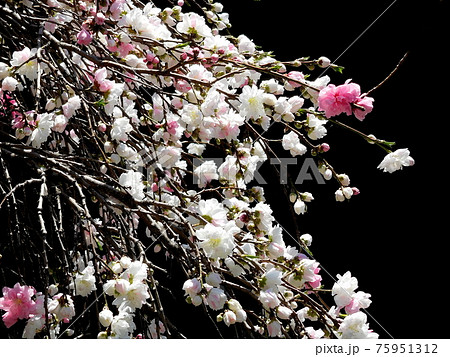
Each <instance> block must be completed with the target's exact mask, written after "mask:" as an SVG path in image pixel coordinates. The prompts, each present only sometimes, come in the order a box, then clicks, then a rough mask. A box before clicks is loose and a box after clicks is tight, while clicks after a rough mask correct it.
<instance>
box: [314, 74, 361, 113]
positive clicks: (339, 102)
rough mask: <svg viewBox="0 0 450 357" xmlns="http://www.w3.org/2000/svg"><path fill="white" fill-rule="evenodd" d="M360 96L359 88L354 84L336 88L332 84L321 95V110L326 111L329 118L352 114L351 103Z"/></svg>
mask: <svg viewBox="0 0 450 357" xmlns="http://www.w3.org/2000/svg"><path fill="white" fill-rule="evenodd" d="M359 94H360V90H359V86H358V85H357V84H354V83H350V84H343V85H340V86H337V87H336V86H335V85H333V84H330V85H328V86H326V87H325V88H323V89H322V90H321V91H320V93H319V110H323V111H325V116H326V117H327V118H330V117H333V116H335V115H339V114H341V113H346V114H347V115H350V114H351V113H352V107H351V103H353V102H355V101H356V99H357V98H358V96H359Z"/></svg>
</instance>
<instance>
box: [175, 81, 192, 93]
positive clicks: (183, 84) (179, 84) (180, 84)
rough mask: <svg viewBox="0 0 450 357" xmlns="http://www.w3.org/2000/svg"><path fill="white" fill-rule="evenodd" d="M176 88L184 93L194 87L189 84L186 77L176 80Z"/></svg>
mask: <svg viewBox="0 0 450 357" xmlns="http://www.w3.org/2000/svg"><path fill="white" fill-rule="evenodd" d="M175 88H176V90H178V91H180V92H182V93H187V92H189V91H190V90H191V89H192V87H191V85H190V84H189V82H188V81H186V80H184V79H180V80H178V81H176V82H175Z"/></svg>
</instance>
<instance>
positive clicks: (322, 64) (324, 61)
mask: <svg viewBox="0 0 450 357" xmlns="http://www.w3.org/2000/svg"><path fill="white" fill-rule="evenodd" d="M317 64H318V65H319V67H321V68H327V67H328V66H329V65H330V64H331V61H330V60H329V59H328V58H327V57H323V56H322V57H320V58H319V59H318V61H317Z"/></svg>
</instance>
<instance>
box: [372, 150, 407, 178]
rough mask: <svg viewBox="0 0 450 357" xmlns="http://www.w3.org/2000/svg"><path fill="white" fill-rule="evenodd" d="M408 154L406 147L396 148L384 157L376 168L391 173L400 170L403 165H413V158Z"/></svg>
mask: <svg viewBox="0 0 450 357" xmlns="http://www.w3.org/2000/svg"><path fill="white" fill-rule="evenodd" d="M409 154H410V153H409V150H408V149H398V150H396V151H394V152H391V153H389V154H387V155H386V156H385V157H384V159H383V161H382V162H381V163H380V164H379V165H378V168H379V169H380V170H383V171H384V172H389V173H392V172H394V171H397V170H401V169H402V168H403V166H413V165H414V159H413V158H412V157H411V156H409Z"/></svg>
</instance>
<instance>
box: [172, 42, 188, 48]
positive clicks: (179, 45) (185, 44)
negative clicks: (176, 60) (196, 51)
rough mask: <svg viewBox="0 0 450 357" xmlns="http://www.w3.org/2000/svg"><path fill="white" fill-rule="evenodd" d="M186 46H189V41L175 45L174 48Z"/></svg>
mask: <svg viewBox="0 0 450 357" xmlns="http://www.w3.org/2000/svg"><path fill="white" fill-rule="evenodd" d="M186 46H189V42H184V43H180V44H178V45H176V46H175V48H183V47H186Z"/></svg>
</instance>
